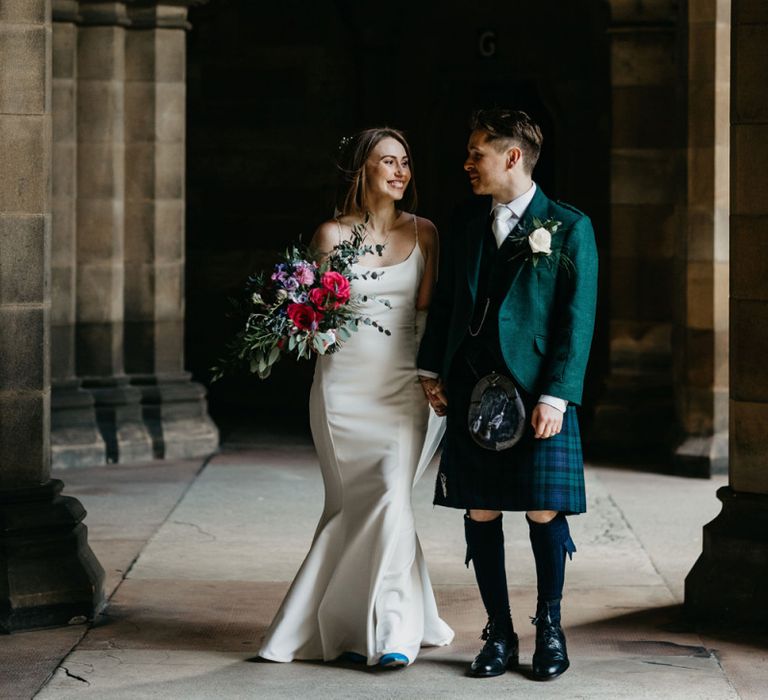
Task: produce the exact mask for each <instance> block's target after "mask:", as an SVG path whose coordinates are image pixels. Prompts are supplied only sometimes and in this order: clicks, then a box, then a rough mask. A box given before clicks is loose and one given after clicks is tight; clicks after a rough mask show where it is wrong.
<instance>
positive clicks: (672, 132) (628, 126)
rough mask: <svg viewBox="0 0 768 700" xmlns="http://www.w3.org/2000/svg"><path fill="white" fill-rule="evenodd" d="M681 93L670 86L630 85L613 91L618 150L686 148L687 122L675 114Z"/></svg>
mask: <svg viewBox="0 0 768 700" xmlns="http://www.w3.org/2000/svg"><path fill="white" fill-rule="evenodd" d="M676 100H677V92H676V90H675V88H674V87H673V86H670V85H630V86H623V87H614V88H613V90H611V104H612V108H611V109H612V119H611V145H612V146H613V147H614V148H671V147H681V146H684V145H685V129H684V126H685V125H684V122H683V120H681V119H678V118H677V117H676V114H675V103H676Z"/></svg>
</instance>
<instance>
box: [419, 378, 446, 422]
mask: <svg viewBox="0 0 768 700" xmlns="http://www.w3.org/2000/svg"><path fill="white" fill-rule="evenodd" d="M419 382H420V383H421V388H422V389H423V390H424V396H426V398H427V401H428V402H429V405H430V406H432V410H433V411H434V412H435V413H436V414H437V415H438V416H444V415H445V414H446V411H447V407H448V399H447V398H446V397H445V387H444V386H443V384H442V382H441V381H440V380H439V379H432V378H431V377H419Z"/></svg>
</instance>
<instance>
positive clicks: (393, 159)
mask: <svg viewBox="0 0 768 700" xmlns="http://www.w3.org/2000/svg"><path fill="white" fill-rule="evenodd" d="M339 172H340V179H339V187H338V192H337V211H339V212H340V214H339V216H338V217H337V218H336V219H333V220H330V221H326V222H325V223H323V224H321V225H320V227H319V228H318V230H317V232H316V233H315V237H314V239H313V244H314V246H315V247H316V248H317V249H319V250H320V251H324V253H325V254H327V253H328V252H329V251H330V250H331V249H332V248H333V246H335V245H336V244H338V243H339V242H340V241H341V240H346V239H350V238H351V236H352V227H353V226H355V225H358V224H361V223H364V225H365V235H366V239H365V241H364V243H365V244H369V245H371V247H372V248H373V249H374V250H376V246H384V247H383V250H382V249H379V251H380V253H381V254H380V255H379V254H376V253H375V252H374V253H372V254H368V255H364V256H362V257H361V258H360V259H359V260H358V262H357V263H356V267H357V268H358V270H357V272H359V273H365V272H367V271H369V270H371V269H373V268H375V271H376V277H375V278H374V277H373V276H372V275H367V278H366V279H363V278H358V279H356V280H354V281H353V292H356V293H360V294H363V295H366V296H367V301H365V302H364V304H363V308H362V309H361V313H362V314H363V315H365V316H368V317H370V318H371V319H372V320H374V321H377V322H379V323H380V324H381V325H382V326H384V328H386V329H387V330H389V331H390V332H391V335H385V334H384V333H381V332H378V330H377V329H376V328H375V327H374V326H372V325H371V326H363V325H361V326H360V329H359V331H358V332H357V333H354V334H353V335H352V337H351V338H350V339H349V340H348V341H346V343H345V344H344V346H343V347H342V348H341V350H340V351H339V352H337V353H335V354H332V355H323V356H320V357H318V359H317V366H316V369H315V376H314V381H313V383H312V390H311V392H310V398H309V406H310V425H311V428H312V437H313V439H314V442H315V447H316V449H317V455H318V459H319V461H320V468H321V470H322V475H323V482H324V484H325V507H324V509H323V513H322V516H321V518H320V522H319V523H318V526H317V530H316V532H315V536H314V540H313V542H312V547H311V548H310V550H309V553H308V554H307V557H306V559H305V560H304V563H303V564H302V565H301V568H300V569H299V572H298V574H297V575H296V578H295V579H294V581H293V583H292V584H291V587H290V590H289V591H288V594H287V596H286V597H285V600H284V601H283V603H282V605H281V607H280V609H279V610H278V612H277V615H276V616H275V619H274V620H273V622H272V625H271V626H270V628H269V629H268V631H267V634H266V637H265V639H264V643H263V646H262V648H261V651H260V656H261V657H262V658H265V659H269V660H272V661H292V660H293V659H324V660H326V661H330V660H333V659H336V658H338V657H339V656H344V658H346V659H348V660H352V661H357V662H360V663H367V664H368V665H370V666H372V665H377V664H378V665H380V666H382V667H385V668H402V667H404V666H407V665H409V664H411V663H413V661H414V660H415V658H416V655H417V654H418V652H419V648H420V647H421V646H424V645H431V646H436V645H446V644H449V643H450V642H451V640H452V639H453V631H452V630H451V628H450V627H448V625H447V624H446V623H445V622H443V620H441V619H440V617H439V615H438V612H437V606H436V604H435V598H434V593H433V591H432V585H431V583H430V580H429V575H428V573H427V568H426V565H425V563H424V558H423V555H422V552H421V546H420V544H419V539H418V536H417V535H416V530H415V525H414V518H413V508H412V505H411V495H412V490H413V486H414V484H415V483H416V481H417V480H418V479H419V477H420V476H421V474H422V472H423V471H424V469H425V468H426V466H427V464H428V463H429V461H430V460H431V458H432V456H433V455H434V453H435V450H436V449H437V445H438V443H439V440H440V438H441V436H442V432H443V424H442V423H443V421H442V419H441V418H438V417H437V416H436V415H435V414H434V413H432V412H431V411H430V410H429V405H428V404H427V403H426V401H425V399H424V394H423V392H422V390H421V388H420V386H419V384H418V381H417V375H416V352H417V349H418V344H419V338H420V335H421V331H422V330H423V322H424V317H425V316H426V310H427V308H428V306H429V301H430V296H431V294H432V288H433V286H434V282H435V278H436V274H437V253H438V245H437V232H436V231H435V227H434V225H433V224H432V222H430V221H428V220H427V219H423V218H420V217H418V216H416V215H414V214H412V213H410V212H411V211H412V210H413V209H414V208H415V204H416V190H415V184H414V182H413V171H412V165H411V157H410V148H409V146H408V143H407V142H406V140H405V137H404V136H403V134H402V133H400V132H399V131H396V130H394V129H387V128H382V129H367V130H365V131H362V132H360V133H358V134H356V135H355V136H354V137H352V138H351V139H349V140H345V141H344V142H343V144H342V152H341V162H340V169H339ZM372 295H374V296H376V297H379V298H380V299H386V300H388V301H389V302H390V303H391V309H388V308H386V307H385V306H384V305H383V304H381V303H380V302H379V301H377V300H376V299H374V298H372Z"/></svg>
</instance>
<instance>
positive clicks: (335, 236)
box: [312, 219, 343, 250]
mask: <svg viewBox="0 0 768 700" xmlns="http://www.w3.org/2000/svg"><path fill="white" fill-rule="evenodd" d="M342 230H343V227H340V225H339V222H338V221H337V220H336V219H328V221H323V223H322V224H320V225H319V226H318V227H317V229H316V230H315V234H314V235H313V236H312V245H313V246H314V247H315V248H317V249H318V250H330V249H331V248H333V246H335V245H337V244H338V243H339V239H340V238H341V235H342Z"/></svg>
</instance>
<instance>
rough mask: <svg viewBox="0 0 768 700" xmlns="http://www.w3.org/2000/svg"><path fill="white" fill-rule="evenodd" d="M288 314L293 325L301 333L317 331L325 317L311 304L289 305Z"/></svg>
mask: <svg viewBox="0 0 768 700" xmlns="http://www.w3.org/2000/svg"><path fill="white" fill-rule="evenodd" d="M286 313H287V314H288V318H290V319H291V321H293V325H294V326H296V328H298V329H299V330H300V331H313V330H316V329H317V327H318V325H319V324H320V321H322V320H323V316H324V315H325V314H323V312H322V311H316V310H315V309H313V308H312V307H311V306H310V305H309V304H288V308H287V309H286Z"/></svg>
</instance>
